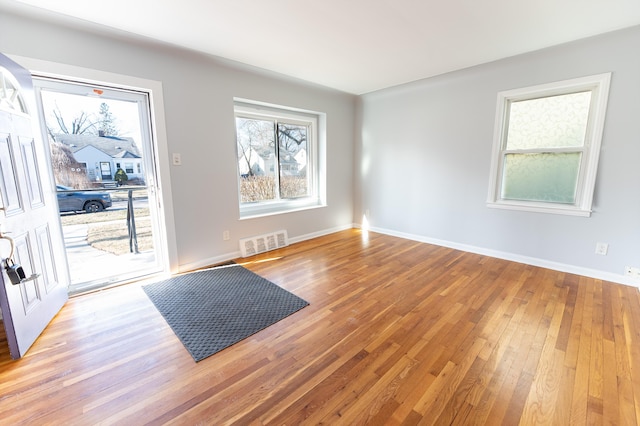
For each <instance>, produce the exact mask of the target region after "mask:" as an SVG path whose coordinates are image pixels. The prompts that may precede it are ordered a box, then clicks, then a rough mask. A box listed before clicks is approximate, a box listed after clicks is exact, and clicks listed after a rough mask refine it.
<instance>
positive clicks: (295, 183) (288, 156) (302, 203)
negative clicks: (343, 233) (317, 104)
mask: <svg viewBox="0 0 640 426" xmlns="http://www.w3.org/2000/svg"><path fill="white" fill-rule="evenodd" d="M235 122H236V123H235V124H236V150H237V165H238V192H239V199H240V217H241V218H246V217H254V216H260V215H266V214H275V213H284V212H289V211H293V210H300V209H305V208H311V207H317V206H321V205H323V201H322V200H323V198H324V197H323V195H322V193H321V188H322V187H323V186H324V185H321V182H322V181H323V180H324V176H323V173H322V162H321V155H320V154H321V142H320V141H321V139H322V138H323V136H322V135H323V133H324V131H323V129H321V128H320V126H323V124H324V115H323V114H321V113H315V112H310V111H301V110H295V109H291V108H286V107H278V106H273V105H266V104H258V103H252V102H250V101H241V100H236V102H235Z"/></svg>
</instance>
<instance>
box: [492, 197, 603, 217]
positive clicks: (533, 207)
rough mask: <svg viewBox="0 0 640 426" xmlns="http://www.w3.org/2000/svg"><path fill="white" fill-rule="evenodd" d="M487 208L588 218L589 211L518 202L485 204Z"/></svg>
mask: <svg viewBox="0 0 640 426" xmlns="http://www.w3.org/2000/svg"><path fill="white" fill-rule="evenodd" d="M487 207H489V208H492V209H505V210H518V211H525V212H532V213H551V214H561V215H565V216H580V217H590V216H591V210H590V209H581V208H579V207H576V206H570V205H561V204H558V205H554V206H550V205H548V204H544V203H518V202H492V201H489V202H487Z"/></svg>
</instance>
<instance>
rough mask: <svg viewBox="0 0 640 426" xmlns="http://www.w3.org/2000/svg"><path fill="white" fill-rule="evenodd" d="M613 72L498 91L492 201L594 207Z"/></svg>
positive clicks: (522, 206)
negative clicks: (594, 194)
mask: <svg viewBox="0 0 640 426" xmlns="http://www.w3.org/2000/svg"><path fill="white" fill-rule="evenodd" d="M610 78H611V75H610V74H599V75H595V76H590V77H584V78H578V79H573V80H566V81H561V82H557V83H551V84H545V85H540V86H534V87H527V88H523V89H516V90H509V91H505V92H500V93H499V94H498V105H497V113H496V130H495V136H494V143H493V156H492V164H491V178H490V188H489V198H488V203H487V205H488V206H489V207H498V208H506V209H515V210H527V211H536V212H548V213H559V214H569V215H577V216H589V215H590V214H591V204H592V200H593V190H594V187H595V180H596V172H597V167H598V157H599V154H600V144H601V139H602V132H603V128H604V119H605V111H606V106H607V98H608V92H609V82H610Z"/></svg>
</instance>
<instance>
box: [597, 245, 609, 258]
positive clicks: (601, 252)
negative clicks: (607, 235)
mask: <svg viewBox="0 0 640 426" xmlns="http://www.w3.org/2000/svg"><path fill="white" fill-rule="evenodd" d="M608 251H609V244H607V243H598V244H596V254H599V255H602V256H606V255H607V252H608Z"/></svg>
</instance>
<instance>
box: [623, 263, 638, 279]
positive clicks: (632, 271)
mask: <svg viewBox="0 0 640 426" xmlns="http://www.w3.org/2000/svg"><path fill="white" fill-rule="evenodd" d="M624 274H625V275H626V276H627V277H632V278H640V268H634V267H633V266H625V267H624Z"/></svg>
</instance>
